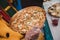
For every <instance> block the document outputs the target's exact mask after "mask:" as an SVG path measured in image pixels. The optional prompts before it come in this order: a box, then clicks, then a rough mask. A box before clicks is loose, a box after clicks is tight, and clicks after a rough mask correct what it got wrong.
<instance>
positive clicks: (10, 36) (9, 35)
mask: <svg viewBox="0 0 60 40" xmlns="http://www.w3.org/2000/svg"><path fill="white" fill-rule="evenodd" d="M22 37H23V36H22V35H21V34H19V33H18V32H15V31H13V30H12V29H11V28H9V27H8V26H7V23H6V22H5V21H4V20H3V19H2V18H1V17H0V40H20V39H21V38H22Z"/></svg>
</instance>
